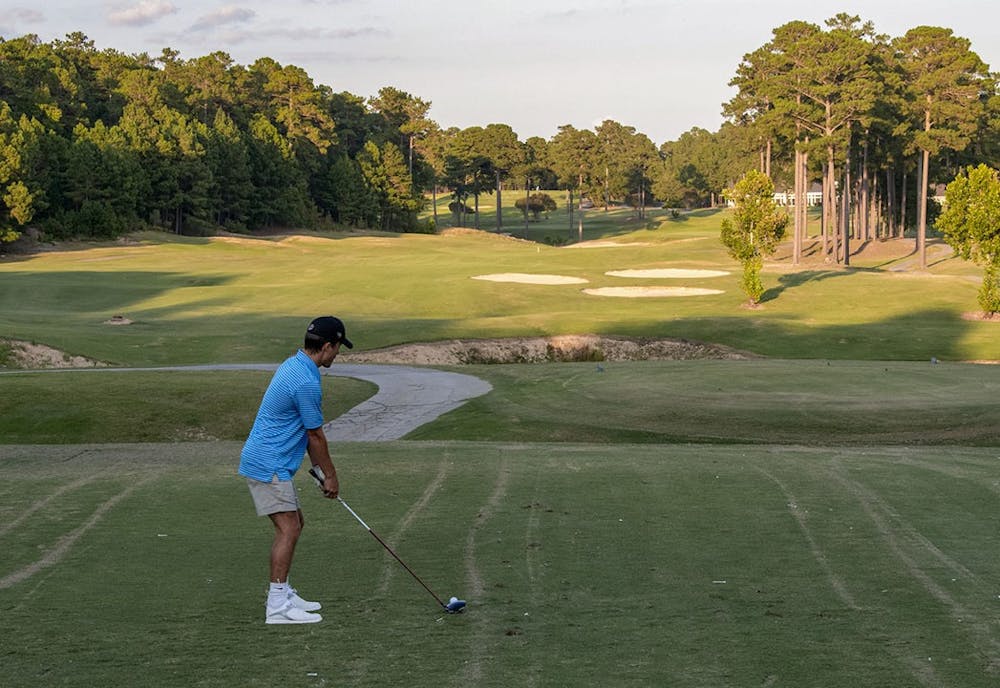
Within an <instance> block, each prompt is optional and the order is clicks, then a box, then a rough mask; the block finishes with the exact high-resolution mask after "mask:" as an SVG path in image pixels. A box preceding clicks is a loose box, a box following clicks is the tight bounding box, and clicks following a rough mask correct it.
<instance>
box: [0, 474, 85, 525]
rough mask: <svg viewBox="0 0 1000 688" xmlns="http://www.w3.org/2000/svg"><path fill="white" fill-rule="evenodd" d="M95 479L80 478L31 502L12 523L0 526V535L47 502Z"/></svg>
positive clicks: (43, 506) (46, 504) (20, 522)
mask: <svg viewBox="0 0 1000 688" xmlns="http://www.w3.org/2000/svg"><path fill="white" fill-rule="evenodd" d="M95 477H96V476H87V477H85V478H80V479H78V480H74V481H73V482H71V483H69V484H68V485H60V486H59V487H58V488H57V489H56V491H55V492H53V493H52V494H50V495H49V496H48V497H43V498H42V499H39V500H37V501H35V502H33V503H32V504H30V505H29V506H28V507H27V508H26V509H25V510H24V511H22V512H21V515H20V516H18V517H17V518H15V519H14V520H13V521H11V522H10V523H7V524H5V525H2V526H0V535H6V534H7V533H9V532H10V531H12V530H14V529H15V528H17V527H18V526H19V525H21V524H22V523H23V522H24V521H25V520H26V519H27V518H28V517H29V516H31V515H32V514H33V513H35V512H36V511H38V510H39V509H44V508H45V507H46V506H48V505H49V502H51V501H52V500H53V499H55V498H56V497H59V496H61V495H64V494H66V493H67V492H70V491H72V490H75V489H77V488H78V487H83V486H84V485H86V484H87V483H89V482H91V481H92V480H93V479H94V478H95Z"/></svg>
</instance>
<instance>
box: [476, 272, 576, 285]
mask: <svg viewBox="0 0 1000 688" xmlns="http://www.w3.org/2000/svg"><path fill="white" fill-rule="evenodd" d="M472 279H475V280H486V281H487V282H518V283H520V284H586V283H587V282H588V281H589V280H585V279H583V278H581V277H567V276H565V275H531V274H527V273H523V272H501V273H497V274H494V275H474V276H473V278H472Z"/></svg>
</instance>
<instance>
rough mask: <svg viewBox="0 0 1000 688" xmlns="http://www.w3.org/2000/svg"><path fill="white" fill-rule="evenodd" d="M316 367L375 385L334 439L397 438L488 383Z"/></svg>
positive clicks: (401, 371) (332, 426) (338, 425)
mask: <svg viewBox="0 0 1000 688" xmlns="http://www.w3.org/2000/svg"><path fill="white" fill-rule="evenodd" d="M277 367H278V364H276V363H230V364H213V365H196V366H166V367H157V368H50V369H45V370H17V371H8V372H11V373H14V372H16V373H35V372H37V373H56V372H64V371H75V372H80V371H86V372H94V373H99V374H100V373H103V374H111V373H122V372H132V371H147V372H148V371H191V370H275V369H276V368H277ZM320 372H322V373H323V374H324V375H335V376H337V377H350V378H356V379H358V380H366V381H368V382H371V383H373V384H375V385H377V386H378V392H376V393H375V396H373V397H371V398H370V399H368V400H366V401H364V402H362V403H360V404H358V405H357V406H355V407H354V408H352V409H350V410H349V411H347V412H346V413H344V414H343V415H341V416H339V417H338V418H335V419H333V420H332V421H330V422H329V423H327V424H325V425H324V426H323V431H324V432H325V433H326V436H327V437H328V438H329V439H330V440H332V441H336V442H379V441H386V440H396V439H399V438H401V437H403V436H404V435H406V434H407V433H409V432H411V431H412V430H415V429H416V428H419V427H420V426H421V425H424V424H425V423H429V422H431V421H432V420H434V419H435V418H437V417H438V416H440V415H443V414H445V413H447V412H448V411H451V410H453V409H456V408H458V407H459V406H461V405H462V404H464V403H465V402H466V401H468V400H469V399H475V398H476V397H479V396H482V395H484V394H486V393H487V392H489V391H490V390H491V389H493V387H492V385H490V384H489V383H488V382H486V381H484V380H480V379H479V378H477V377H473V376H472V375H464V374H462V373H451V372H446V371H442V370H434V369H433V368H413V367H408V366H398V365H372V364H367V363H366V364H359V363H334V364H333V365H332V366H330V367H329V368H325V369H322V370H321V371H320Z"/></svg>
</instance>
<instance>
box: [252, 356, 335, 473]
mask: <svg viewBox="0 0 1000 688" xmlns="http://www.w3.org/2000/svg"><path fill="white" fill-rule="evenodd" d="M322 425H323V391H322V388H321V387H320V376H319V368H318V367H317V366H316V364H315V363H313V360H312V359H311V358H309V356H307V355H306V353H305V352H304V351H302V350H301V349H299V351H298V353H296V354H295V355H294V356H292V357H290V358H288V359H287V360H286V361H285V362H284V363H282V364H281V365H280V366H278V369H277V370H276V371H275V373H274V377H273V378H271V384H269V385H268V387H267V391H266V392H264V398H263V400H262V401H261V402H260V409H259V410H258V411H257V418H256V419H255V420H254V423H253V428H251V429H250V436H249V437H247V441H246V443H245V444H244V445H243V451H242V452H241V453H240V470H239V473H240V475H244V476H246V477H248V478H253V479H254V480H259V481H261V482H265V483H269V482H271V478H272V476H275V475H277V476H278V480H291V479H292V475H294V474H295V471H297V470H299V466H300V465H301V464H302V457H303V455H304V454H305V451H306V446H307V444H308V440H307V438H306V430H312V429H315V428H318V427H320V426H322Z"/></svg>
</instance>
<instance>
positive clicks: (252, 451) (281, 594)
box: [239, 316, 354, 624]
mask: <svg viewBox="0 0 1000 688" xmlns="http://www.w3.org/2000/svg"><path fill="white" fill-rule="evenodd" d="M341 346H346V347H347V348H348V349H352V348H354V345H353V344H351V341H350V340H349V339H348V338H347V333H346V331H345V330H344V323H343V322H341V321H340V319H339V318H335V317H333V316H324V317H321V318H316V319H315V320H313V321H312V322H311V323H310V324H309V327H308V328H307V330H306V334H305V341H304V343H303V346H302V348H301V349H300V350H299V351H298V352H297V353H296V354H295V355H294V356H292V357H290V358H288V359H287V360H286V361H285V362H284V363H282V364H281V365H280V366H279V367H278V369H277V371H275V373H274V377H273V378H271V383H270V384H269V385H268V388H267V391H266V392H264V398H263V400H262V401H261V403H260V409H259V410H258V411H257V418H256V420H254V424H253V428H251V430H250V435H249V437H248V438H247V441H246V443H245V444H244V445H243V451H242V452H241V454H240V468H239V473H240V475H242V476H244V477H246V479H247V485H249V487H250V495H251V496H252V497H253V502H254V506H255V507H256V509H257V515H258V516H267V517H269V518H270V519H271V522H272V523H273V524H274V541H273V543H272V544H271V586H270V589H269V591H268V595H267V603H266V606H265V615H264V621H265V623H268V624H302V623H316V622H317V621H322V620H323V617H322V616H320V615H319V614H316V613H314V612H317V611H319V609H320V607H321V605H320V603H319V602H310V601H308V600H304V599H302V598H301V597H299V595H298V593H297V592H296V591H295V588H293V587H291V585H290V584H289V582H288V574H289V571H290V569H291V567H292V558H293V556H294V555H295V545H296V543H297V542H298V539H299V535H300V534H301V533H302V526H303V525H304V520H303V518H302V510H301V509H300V508H299V500H298V495H297V492H296V490H295V486H294V485H293V484H292V476H293V475H295V472H296V471H297V470H298V469H299V466H300V465H301V464H302V458H303V456H304V454H305V453H306V452H308V454H309V459H310V461H311V462H312V464H313V465H314V466H319V467H320V468H321V469H322V475H323V476H324V478H323V494H324V495H325V496H326V497H328V498H330V499H336V498H337V495H338V494H339V492H340V484H339V482H338V480H337V471H336V469H334V467H333V461H332V460H331V459H330V449H329V446H328V445H327V441H326V436H325V435H324V434H323V409H322V401H323V393H322V388H321V387H320V373H319V369H320V368H328V367H329V366H330V364H331V363H333V360H334V359H335V358H336V357H337V354H339V353H340V347H341Z"/></svg>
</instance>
